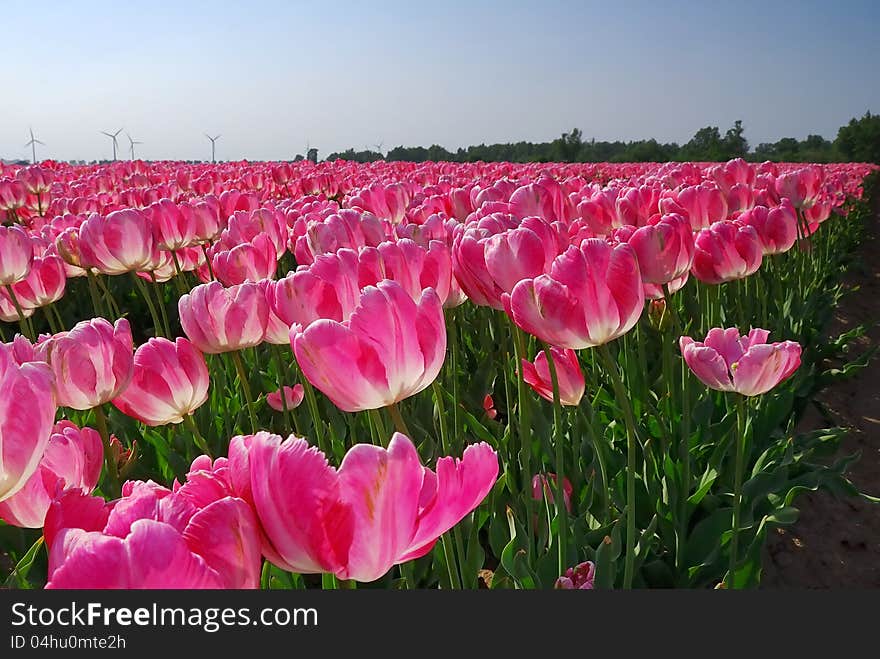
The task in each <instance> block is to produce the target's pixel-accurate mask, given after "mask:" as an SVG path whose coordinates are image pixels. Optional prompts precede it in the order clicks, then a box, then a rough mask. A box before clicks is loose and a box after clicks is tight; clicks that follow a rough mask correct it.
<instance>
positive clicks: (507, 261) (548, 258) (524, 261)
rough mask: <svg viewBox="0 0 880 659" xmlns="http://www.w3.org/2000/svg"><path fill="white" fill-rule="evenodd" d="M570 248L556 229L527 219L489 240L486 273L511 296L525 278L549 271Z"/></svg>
mask: <svg viewBox="0 0 880 659" xmlns="http://www.w3.org/2000/svg"><path fill="white" fill-rule="evenodd" d="M566 247H568V244H567V243H565V242H563V240H562V239H561V237H560V235H559V231H558V230H557V229H556V228H555V227H553V226H551V225H550V224H549V223H547V222H545V221H543V220H541V219H540V218H537V217H527V218H526V219H524V220H523V221H522V222H520V224H519V226H517V227H516V228H514V229H509V230H508V231H505V232H504V233H500V234H496V235H494V236H492V237H490V238H488V239H487V240H486V242H485V247H484V254H485V258H486V270H487V271H488V272H489V275H490V276H491V277H492V279H493V280H494V281H495V283H496V285H497V286H498V288H500V289H501V290H502V291H504V292H505V293H509V292H510V291H512V290H513V287H514V286H516V285H517V284H518V283H519V282H521V281H522V280H523V279H529V278H532V277H537V276H538V275H542V274H544V273H546V272H548V271H549V270H550V266H551V265H552V264H553V259H555V258H556V257H557V256H559V254H560V253H561V252H562V251H563V250H564V249H565V248H566Z"/></svg>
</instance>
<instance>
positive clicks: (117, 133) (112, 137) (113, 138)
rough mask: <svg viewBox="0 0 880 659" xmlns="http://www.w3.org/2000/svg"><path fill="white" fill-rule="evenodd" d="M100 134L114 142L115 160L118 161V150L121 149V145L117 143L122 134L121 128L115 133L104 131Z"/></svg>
mask: <svg viewBox="0 0 880 659" xmlns="http://www.w3.org/2000/svg"><path fill="white" fill-rule="evenodd" d="M100 132H101V134H102V135H106V136H107V137H109V138H110V139H111V140H113V160H114V161H115V160H116V149H117V148H118V147H119V143H118V142H117V141H116V137H117V136H118V135H119V133H121V132H122V129H121V128H120V129H119V130H117V131H116V132H115V133H108V132H107V131H103V130H102V131H100Z"/></svg>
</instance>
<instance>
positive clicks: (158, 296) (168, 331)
mask: <svg viewBox="0 0 880 659" xmlns="http://www.w3.org/2000/svg"><path fill="white" fill-rule="evenodd" d="M150 279H152V280H153V290H154V291H156V302H157V304H158V305H159V311H161V312H162V322H164V323H165V336H167V337H169V338H170V337H171V336H172V334H171V324H170V323H169V322H168V312H167V311H165V296H164V295H163V294H162V289H161V287H160V286H159V282H158V281H156V273H155V272H151V273H150Z"/></svg>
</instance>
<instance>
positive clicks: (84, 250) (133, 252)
mask: <svg viewBox="0 0 880 659" xmlns="http://www.w3.org/2000/svg"><path fill="white" fill-rule="evenodd" d="M78 245H79V251H80V261H81V263H82V265H83V267H91V268H94V269H95V270H97V271H98V272H101V273H103V274H106V275H119V274H123V273H126V272H137V271H138V270H145V271H150V270H152V269H153V268H154V267H155V266H156V265H158V263H159V251H158V248H157V245H156V241H155V238H154V237H153V231H152V227H151V226H150V221H149V219H148V218H147V216H146V214H145V213H144V212H143V211H139V210H135V209H128V210H120V211H114V212H112V213H109V214H108V215H107V216H106V217H105V216H102V215H98V214H94V215H91V216H89V219H87V220H86V221H85V222H83V225H82V226H81V227H80V229H79V241H78Z"/></svg>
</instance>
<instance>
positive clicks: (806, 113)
mask: <svg viewBox="0 0 880 659" xmlns="http://www.w3.org/2000/svg"><path fill="white" fill-rule="evenodd" d="M0 26H2V31H3V34H4V36H3V39H2V40H0V71H2V73H0V156H2V157H5V158H16V157H27V158H29V157H30V149H29V148H25V147H24V146H23V145H24V143H25V142H26V141H27V131H28V128H29V127H30V126H33V128H34V130H35V132H36V134H37V137H38V138H39V139H41V140H42V141H44V142H46V146H45V147H38V152H37V155H38V158H39V157H53V158H58V159H86V160H91V159H98V158H108V157H110V155H111V145H110V140H109V138H107V137H104V136H102V135H100V134H99V131H100V130H108V131H115V130H116V129H118V128H121V127H122V128H124V129H125V130H126V131H128V132H129V133H130V134H131V135H132V137H133V138H134V139H136V140H141V141H143V145H141V146H139V147H137V148H138V151H137V155H138V156H139V157H144V158H150V159H158V158H181V159H186V158H209V157H210V143H209V142H208V140H207V139H205V137H204V133H205V132H209V133H211V134H212V135H213V134H216V133H221V134H222V137H221V138H220V140H219V141H218V142H217V157H218V158H219V159H239V158H248V159H251V160H258V159H264V160H274V159H289V158H292V157H293V156H294V155H295V154H297V153H304V152H305V147H306V144H307V143H309V144H311V145H312V146H315V147H317V148H318V149H319V157H321V158H323V157H325V156H327V155H328V154H329V153H330V152H331V151H334V150H342V149H345V148H347V147H350V146H351V147H354V148H356V149H363V148H366V147H369V148H373V146H374V145H375V144H377V143H380V142H381V143H382V144H383V151H387V150H388V149H390V148H392V147H394V146H396V145H400V144H403V145H407V146H415V145H424V146H428V145H430V144H432V143H437V144H441V145H443V146H446V147H447V148H450V149H455V148H457V147H459V146H467V145H469V144H478V143H480V142H486V143H491V142H507V141H517V140H532V141H544V140H549V139H553V138H555V137H557V136H558V135H559V134H560V133H562V132H564V131H568V130H570V129H571V128H573V127H575V126H576V127H579V128H581V130H582V131H583V132H584V136H585V137H586V138H590V137H595V138H596V139H640V138H649V137H655V138H657V139H659V140H662V141H677V142H679V143H682V142H685V141H687V140H688V139H689V138H690V137H691V136H692V135H693V133H694V132H695V131H696V130H697V129H699V128H701V127H703V126H706V125H717V126H719V127H720V128H721V130H722V132H724V130H726V129H727V128H728V127H729V126H730V125H731V124H732V123H733V121H734V120H735V119H742V120H743V122H744V125H745V128H746V137H747V138H748V140H749V142H750V143H751V144H752V145H756V144H758V143H759V142H763V141H775V140H776V139H778V138H780V137H797V138H803V137H805V136H806V135H807V134H809V133H818V134H820V135H823V136H825V137H827V138H830V139H833V138H834V136H835V135H836V132H837V128H838V127H839V126H840V125H841V124H843V123H846V122H847V121H848V120H849V119H850V118H852V117H853V116H861V115H862V114H864V113H865V111H866V110H871V111H872V112H880V84H878V81H880V75H878V71H880V0H865V1H861V2H859V1H845V0H838V1H836V2H831V1H829V0H818V1H813V0H800V1H798V0H790V1H788V2H780V1H774V0H763V1H758V2H753V1H751V0H736V1H735V2H721V1H716V0H710V1H708V2H707V1H703V2H693V1H691V2H684V1H682V2H672V1H666V0H661V1H657V0H654V1H646V2H618V1H616V0H614V1H612V0H604V1H600V2H593V1H591V0H582V1H581V2H561V1H560V2H557V1H553V0H543V1H538V0H533V1H532V2H519V1H517V0H507V1H505V2H501V1H498V0H495V1H490V0H468V1H464V2H460V1H459V0H444V1H442V2H430V3H423V2H419V1H417V0H412V1H410V2H381V1H379V0H377V1H375V2H350V3H349V2H338V3H332V2H326V3H325V2H314V1H313V2H302V3H300V2H295V1H293V0H288V1H274V2H273V1H261V0H249V1H242V2H229V3H225V2H223V1H222V0H211V1H204V2H202V1H199V2H186V1H183V0H179V1H177V2H166V1H164V0H152V1H149V2H98V1H85V0H78V1H76V2H68V1H59V0H41V1H40V2H34V1H33V0H25V1H19V0H0ZM120 147H121V150H123V151H124V153H125V155H126V156H127V154H128V142H127V140H126V139H125V135H124V133H123V134H121V135H120Z"/></svg>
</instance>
